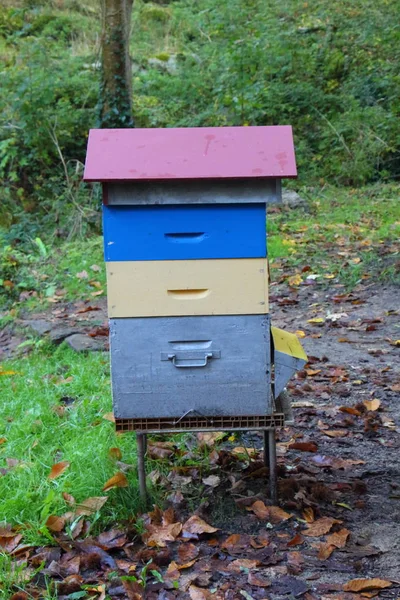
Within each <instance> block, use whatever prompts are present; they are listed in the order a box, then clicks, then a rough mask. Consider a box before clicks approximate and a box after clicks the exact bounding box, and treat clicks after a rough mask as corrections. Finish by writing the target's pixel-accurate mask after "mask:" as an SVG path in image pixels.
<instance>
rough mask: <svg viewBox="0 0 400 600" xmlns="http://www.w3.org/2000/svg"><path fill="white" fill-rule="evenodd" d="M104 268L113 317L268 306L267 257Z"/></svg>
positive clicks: (256, 310) (241, 311)
mask: <svg viewBox="0 0 400 600" xmlns="http://www.w3.org/2000/svg"><path fill="white" fill-rule="evenodd" d="M106 268H107V287H108V315H109V317H110V318H115V317H157V316H186V315H187V316H189V315H249V314H250V315H251V314H263V313H267V312H268V266H267V261H266V259H265V258H233V259H218V260H163V261H161V260H160V261H153V260H151V261H121V262H108V263H106Z"/></svg>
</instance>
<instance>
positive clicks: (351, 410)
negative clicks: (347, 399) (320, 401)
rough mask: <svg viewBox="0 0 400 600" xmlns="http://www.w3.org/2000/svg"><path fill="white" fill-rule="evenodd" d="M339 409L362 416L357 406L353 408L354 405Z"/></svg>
mask: <svg viewBox="0 0 400 600" xmlns="http://www.w3.org/2000/svg"><path fill="white" fill-rule="evenodd" d="M339 410H340V412H344V413H348V414H349V415H355V416H356V417H360V416H361V413H360V411H359V410H357V409H356V408H353V407H352V406H341V407H340V408H339Z"/></svg>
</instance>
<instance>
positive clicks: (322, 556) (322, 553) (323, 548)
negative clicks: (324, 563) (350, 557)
mask: <svg viewBox="0 0 400 600" xmlns="http://www.w3.org/2000/svg"><path fill="white" fill-rule="evenodd" d="M334 550H336V546H334V545H333V544H328V542H321V544H320V545H319V550H318V559H319V560H326V559H327V558H329V557H330V555H331V554H332V552H333V551H334Z"/></svg>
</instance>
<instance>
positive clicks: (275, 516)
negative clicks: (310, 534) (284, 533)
mask: <svg viewBox="0 0 400 600" xmlns="http://www.w3.org/2000/svg"><path fill="white" fill-rule="evenodd" d="M268 509H269V513H270V521H271V523H274V524H275V523H280V522H281V521H287V520H288V519H291V518H292V516H293V515H291V514H289V513H287V512H286V511H284V510H282V509H281V508H279V506H269V507H268Z"/></svg>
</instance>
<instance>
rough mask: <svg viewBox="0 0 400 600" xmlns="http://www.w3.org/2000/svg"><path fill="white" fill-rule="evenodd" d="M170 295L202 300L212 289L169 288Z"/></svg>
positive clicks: (178, 298)
mask: <svg viewBox="0 0 400 600" xmlns="http://www.w3.org/2000/svg"><path fill="white" fill-rule="evenodd" d="M167 293H168V296H172V297H174V298H176V299H177V300H200V299H201V298H205V297H206V296H208V294H209V293H210V290H208V289H206V288H203V289H197V290H196V289H195V290H167Z"/></svg>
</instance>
